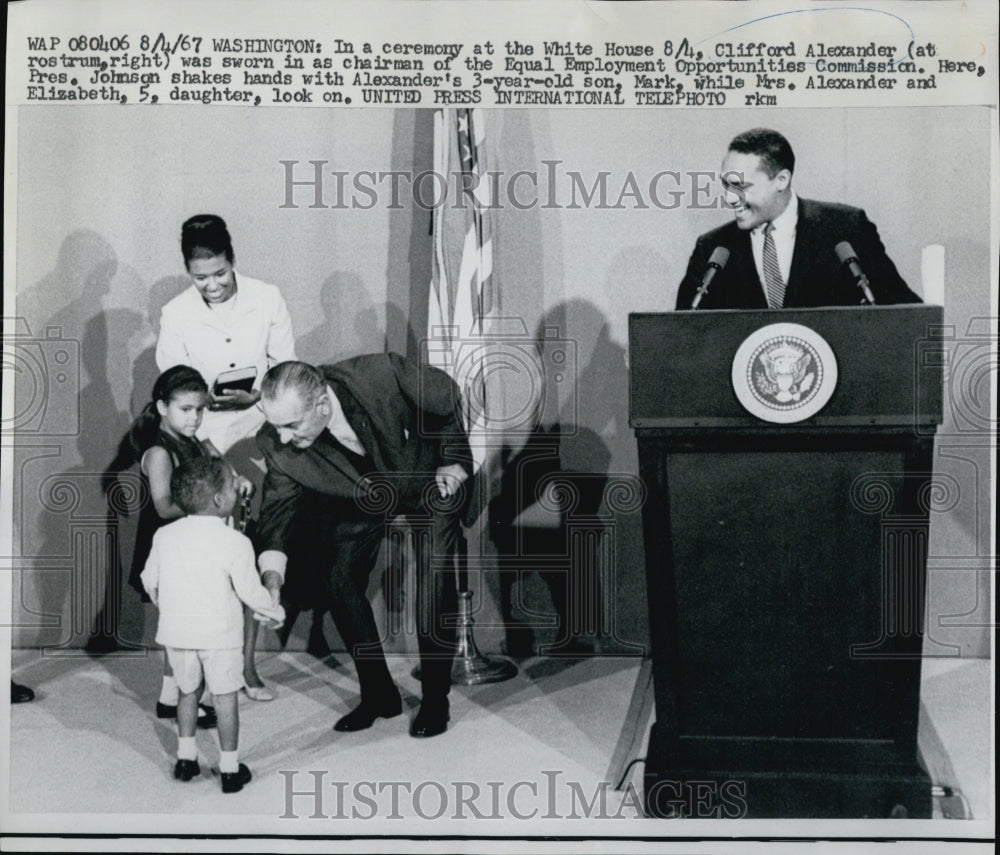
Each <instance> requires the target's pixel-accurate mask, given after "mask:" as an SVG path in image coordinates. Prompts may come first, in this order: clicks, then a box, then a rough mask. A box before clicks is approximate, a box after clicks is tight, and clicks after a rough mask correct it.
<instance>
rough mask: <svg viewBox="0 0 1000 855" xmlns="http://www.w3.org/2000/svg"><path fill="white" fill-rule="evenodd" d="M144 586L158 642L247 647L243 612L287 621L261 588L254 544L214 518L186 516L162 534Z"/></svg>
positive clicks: (155, 542)
mask: <svg viewBox="0 0 1000 855" xmlns="http://www.w3.org/2000/svg"><path fill="white" fill-rule="evenodd" d="M141 578H142V584H143V586H144V587H145V588H146V591H147V592H148V593H149V595H150V597H151V598H152V599H153V602H154V603H156V605H157V607H158V608H159V612H160V615H159V623H158V625H157V630H156V642H157V643H158V644H162V645H163V646H164V647H178V648H186V649H193V650H217V649H224V648H232V647H242V646H243V608H242V605H241V603H245V604H246V605H248V606H249V607H250V608H252V609H253V610H254V611H255V612H256V613H258V614H260V615H263V616H264V617H267V618H270V619H272V620H275V621H277V622H279V623H280V622H283V621H284V619H285V612H284V609H282V608H281V606H276V605H273V604H272V601H271V596H270V594H269V593H268V591H267V589H266V588H265V587H264V586H263V585H262V584H261V583H260V577H259V576H258V575H257V569H256V566H255V561H254V551H253V545H252V544H251V543H250V539H249V538H248V537H247V536H246V535H244V534H242V533H241V532H238V531H236V530H235V529H233V528H230V527H229V526H228V525H226V522H225V520H223V519H221V518H220V517H215V516H201V515H195V516H187V517H182V518H181V519H179V520H175V521H174V522H172V523H169V524H167V525H165V526H163V527H162V528H160V529H158V530H157V532H156V534H155V535H153V545H152V548H151V549H150V552H149V558H148V559H147V560H146V566H145V568H144V569H143V571H142V576H141Z"/></svg>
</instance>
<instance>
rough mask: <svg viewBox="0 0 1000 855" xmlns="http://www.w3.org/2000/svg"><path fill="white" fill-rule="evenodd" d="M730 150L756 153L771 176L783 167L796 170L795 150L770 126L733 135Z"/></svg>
mask: <svg viewBox="0 0 1000 855" xmlns="http://www.w3.org/2000/svg"><path fill="white" fill-rule="evenodd" d="M729 150H730V151H736V152H739V153H740V154H756V155H757V156H758V157H760V162H761V166H762V167H763V168H764V171H765V172H766V173H767V174H768V176H769V177H770V178H774V176H775V175H777V174H778V173H779V172H781V170H782V169H787V170H788V171H789V172H795V152H793V151H792V147H791V146H790V145H789V144H788V140H786V139H785V138H784V137H783V136H782V135H781V134H779V133H778V132H777V131H772V130H771V129H770V128H753V129H751V130H749V131H744V132H743V133H742V134H738V135H737V136H735V137H733V141H732V142H731V143H729Z"/></svg>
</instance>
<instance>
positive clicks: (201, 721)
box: [156, 701, 217, 730]
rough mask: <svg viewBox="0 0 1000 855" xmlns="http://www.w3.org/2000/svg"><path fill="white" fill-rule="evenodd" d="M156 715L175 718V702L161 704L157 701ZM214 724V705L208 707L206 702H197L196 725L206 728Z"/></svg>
mask: <svg viewBox="0 0 1000 855" xmlns="http://www.w3.org/2000/svg"><path fill="white" fill-rule="evenodd" d="M156 717H157V718H177V704H161V703H160V702H159V701H157V702H156ZM216 724H217V721H216V718H215V707H210V706H208V705H207V704H198V727H200V728H203V729H205V730H207V729H208V728H210V727H215V725H216Z"/></svg>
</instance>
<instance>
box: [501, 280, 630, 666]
mask: <svg viewBox="0 0 1000 855" xmlns="http://www.w3.org/2000/svg"><path fill="white" fill-rule="evenodd" d="M534 346H535V353H536V356H537V359H538V366H539V380H540V382H541V397H540V405H539V407H538V409H537V410H536V411H535V412H534V413H533V414H532V417H531V419H530V420H527V419H526V420H525V422H524V423H523V427H524V428H527V430H523V429H522V430H516V431H513V432H512V433H511V432H508V436H509V437H510V438H511V440H512V442H513V443H516V447H515V446H514V445H508V444H507V443H506V442H505V445H504V447H503V449H502V451H501V458H500V466H501V473H500V479H499V490H498V492H497V494H496V496H495V497H494V498H493V499H492V500H491V502H490V507H489V520H490V535H491V538H492V540H493V543H494V545H495V547H496V550H497V556H498V567H499V573H498V574H497V577H496V586H497V588H498V590H497V591H496V596H497V600H498V602H499V604H500V613H501V617H502V620H503V623H504V625H505V631H506V643H505V645H504V647H505V650H506V652H507V653H508V654H509V655H511V656H515V657H525V656H530V655H533V654H540V655H545V656H551V657H572V656H580V655H589V654H593V653H611V652H615V653H624V654H640V653H641V652H642V648H641V646H639V645H636V644H633V643H632V642H631V641H629V639H628V638H626V637H624V636H623V634H622V633H620V632H619V631H618V628H617V627H616V615H617V610H616V601H617V599H618V597H617V593H616V592H617V591H618V589H619V586H620V578H619V577H620V575H621V574H622V573H623V572H627V566H626V565H625V564H624V563H623V562H621V561H620V560H619V552H620V550H619V543H620V541H621V532H620V531H619V529H621V527H622V520H623V519H624V518H625V517H627V516H628V515H634V514H635V512H636V511H638V509H639V508H640V507H641V502H642V496H643V491H642V486H641V483H640V482H639V481H638V478H636V476H635V475H633V474H631V473H626V472H615V471H613V470H612V467H611V463H612V459H613V457H614V455H613V453H612V446H613V445H614V444H615V442H616V437H615V433H616V431H619V430H621V429H622V427H623V413H625V412H626V411H627V400H626V390H627V368H626V364H625V352H624V349H623V348H622V347H621V346H620V345H619V344H617V343H616V342H615V341H614V340H613V339H612V338H611V336H610V331H609V326H608V322H607V319H606V318H605V317H604V316H603V314H602V313H601V312H600V310H599V309H598V308H597V307H596V306H595V305H593V304H592V303H590V302H588V301H586V300H580V299H573V300H569V301H566V302H563V303H561V304H559V305H557V306H556V307H554V308H552V309H551V310H549V311H548V312H547V313H546V314H545V316H544V317H543V318H542V320H541V322H540V323H539V325H538V328H537V331H536V335H535V340H534ZM537 581H541V582H542V583H543V584H544V589H545V590H544V591H543V590H539V586H538V585H537V584H535V583H536V582H537ZM546 592H547V598H546V596H545V593H546ZM546 599H548V600H549V603H550V604H551V610H550V609H549V608H547V605H548V604H547V603H546V602H545V600H546Z"/></svg>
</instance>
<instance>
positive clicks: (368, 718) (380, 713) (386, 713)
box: [333, 696, 403, 733]
mask: <svg viewBox="0 0 1000 855" xmlns="http://www.w3.org/2000/svg"><path fill="white" fill-rule="evenodd" d="M402 711H403V702H402V701H401V700H400V699H399V697H398V696H397V697H396V699H395V700H393V701H384V702H382V703H380V704H374V703H370V702H368V701H362V702H361V703H360V704H358V705H357V706H356V707H355V708H354V709H353V710H351V711H350V712H349V713H348V714H347V715H345V716H344V717H343V718H342V719H340V721H338V722H337V723H336V724H335V725H334V726H333V729H334V730H338V731H340V732H341V733H354V732H355V731H357V730H366V729H367V728H369V727H371V726H372V725H373V724H374V723H375V719H377V718H393V717H395V716H397V715H399V714H400V713H401V712H402Z"/></svg>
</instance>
